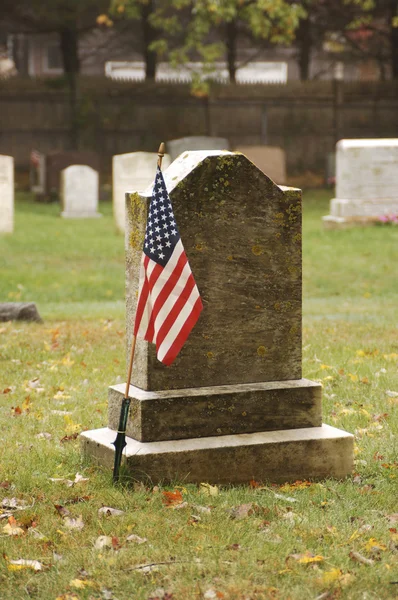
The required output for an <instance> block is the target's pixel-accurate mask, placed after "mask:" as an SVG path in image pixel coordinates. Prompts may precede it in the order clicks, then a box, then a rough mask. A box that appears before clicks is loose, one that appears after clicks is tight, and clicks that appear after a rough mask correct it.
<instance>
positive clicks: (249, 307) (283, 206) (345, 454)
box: [81, 151, 353, 483]
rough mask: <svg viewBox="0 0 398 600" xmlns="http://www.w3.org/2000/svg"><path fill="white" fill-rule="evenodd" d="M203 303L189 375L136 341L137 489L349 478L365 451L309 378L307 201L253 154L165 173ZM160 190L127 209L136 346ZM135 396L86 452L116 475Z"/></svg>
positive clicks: (130, 442) (133, 419) (130, 312)
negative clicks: (338, 425) (334, 418)
mask: <svg viewBox="0 0 398 600" xmlns="http://www.w3.org/2000/svg"><path fill="white" fill-rule="evenodd" d="M164 175H165V181H166V185H167V189H168V191H169V194H170V197H171V201H172V204H173V209H174V213H175V216H176V221H177V223H178V227H179V230H180V233H181V237H182V240H183V243H184V247H185V250H186V253H187V255H188V257H189V261H190V265H191V268H192V272H193V274H194V277H195V280H196V282H197V284H198V288H199V291H200V293H201V296H202V300H203V303H204V310H203V312H202V313H201V316H200V318H199V321H198V323H197V324H196V325H195V327H194V329H193V331H192V332H191V334H190V336H189V338H188V340H187V342H186V344H185V345H184V347H183V348H182V350H181V352H180V354H179V355H178V357H177V359H176V361H175V362H174V363H173V364H172V365H171V366H170V367H165V366H164V365H163V364H162V363H160V362H158V361H157V359H156V349H155V346H154V345H152V344H148V343H147V342H144V341H142V340H137V350H136V360H135V366H134V369H133V385H132V386H131V388H130V396H131V398H132V402H131V409H130V417H129V422H128V428H127V435H128V436H129V437H128V439H127V449H126V465H127V468H128V469H129V471H130V473H131V475H132V477H133V478H136V479H140V478H143V477H149V478H151V480H152V481H154V482H155V481H161V480H163V481H164V480H175V479H177V478H181V479H183V480H184V481H191V482H200V481H207V482H218V483H243V482H248V481H249V480H250V479H251V478H254V479H256V480H258V481H262V480H265V479H271V480H273V481H287V480H294V479H303V478H309V477H314V478H321V477H326V476H336V477H342V476H344V475H347V474H348V473H350V472H351V469H352V465H353V437H352V436H351V435H350V434H347V433H346V432H343V431H340V430H337V429H335V428H333V427H329V426H327V425H322V409H321V386H320V384H318V383H315V382H312V381H309V380H307V379H303V378H302V369H301V311H302V309H301V192H300V190H298V189H294V188H285V187H278V186H277V185H275V184H274V183H273V182H272V181H271V180H270V179H269V178H268V177H267V176H266V175H265V174H264V173H262V172H261V171H260V170H259V169H258V168H257V167H256V166H254V165H253V164H252V163H251V162H250V161H249V160H248V159H247V158H246V157H245V156H243V155H242V154H232V153H229V152H220V151H213V152H188V153H184V154H183V155H182V156H180V158H178V159H177V160H176V161H175V162H174V163H173V164H172V165H171V166H170V167H169V168H168V169H167V171H166V172H165V173H164ZM149 200H150V189H149V190H147V191H146V192H145V194H142V195H139V194H131V195H127V221H126V226H127V228H126V260H127V262H126V309H127V339H128V342H129V343H130V342H131V337H132V328H133V323H134V314H135V308H136V301H137V290H138V282H139V266H140V261H141V254H142V242H143V238H144V232H145V224H146V214H147V209H148V203H149ZM123 394H124V386H123V385H117V386H113V387H111V388H110V390H109V415H108V425H109V427H108V428H104V429H99V430H95V431H87V432H84V433H82V436H81V442H82V448H83V451H84V452H85V453H86V454H87V455H89V456H92V457H93V458H94V459H95V460H97V461H99V462H101V463H103V464H106V465H108V466H112V465H113V460H114V448H113V445H112V442H113V441H114V440H115V437H116V432H115V430H116V429H117V427H118V420H119V413H120V406H121V402H122V398H123Z"/></svg>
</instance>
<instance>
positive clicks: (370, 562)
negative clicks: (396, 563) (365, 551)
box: [348, 550, 375, 566]
mask: <svg viewBox="0 0 398 600" xmlns="http://www.w3.org/2000/svg"><path fill="white" fill-rule="evenodd" d="M348 556H349V557H350V558H352V560H355V561H356V562H359V563H362V564H363V565H369V566H371V565H374V562H375V561H374V560H372V559H371V558H366V557H365V556H362V554H359V552H355V551H354V550H351V552H350V553H349V555H348Z"/></svg>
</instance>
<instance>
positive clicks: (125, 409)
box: [112, 142, 165, 483]
mask: <svg viewBox="0 0 398 600" xmlns="http://www.w3.org/2000/svg"><path fill="white" fill-rule="evenodd" d="M164 154H165V145H164V143H163V142H162V143H161V144H160V146H159V150H158V167H159V169H161V168H162V160H163V156H164ZM135 343H136V337H135V335H133V338H132V341H131V352H130V364H129V369H128V373H127V380H126V390H125V393H124V398H123V401H122V406H121V409H120V417H119V427H118V430H117V436H116V439H115V441H114V442H112V443H113V445H114V446H115V463H114V466H113V482H114V483H116V482H118V481H119V473H120V465H121V462H122V454H123V450H124V448H125V447H126V446H127V443H126V429H127V419H128V416H129V409H130V402H131V399H130V398H129V390H130V384H131V373H132V371H133V363H134V354H135Z"/></svg>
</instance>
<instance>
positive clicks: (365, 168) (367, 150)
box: [323, 138, 398, 227]
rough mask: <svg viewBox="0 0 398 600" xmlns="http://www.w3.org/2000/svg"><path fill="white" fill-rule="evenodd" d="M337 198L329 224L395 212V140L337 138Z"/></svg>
mask: <svg viewBox="0 0 398 600" xmlns="http://www.w3.org/2000/svg"><path fill="white" fill-rule="evenodd" d="M336 149H337V154H336V197H335V198H333V199H332V200H331V203H330V215H328V216H326V217H323V221H324V224H325V225H326V226H328V227H339V226H342V227H344V226H349V225H351V224H355V223H359V224H366V223H373V222H376V221H377V220H378V219H380V218H382V217H385V216H389V215H391V216H392V215H397V214H398V139H394V138H391V139H389V138H387V139H369V140H365V139H364V140H340V141H339V142H338V144H337V147H336Z"/></svg>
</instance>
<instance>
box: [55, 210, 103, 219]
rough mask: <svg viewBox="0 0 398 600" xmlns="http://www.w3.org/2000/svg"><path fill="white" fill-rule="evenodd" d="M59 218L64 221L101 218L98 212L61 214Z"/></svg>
mask: <svg viewBox="0 0 398 600" xmlns="http://www.w3.org/2000/svg"><path fill="white" fill-rule="evenodd" d="M61 217H63V218H64V219H97V218H98V217H102V214H101V213H98V212H66V211H63V212H61Z"/></svg>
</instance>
